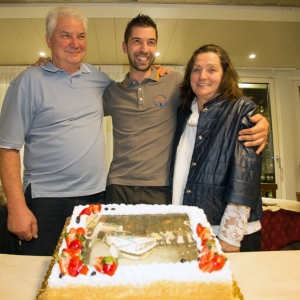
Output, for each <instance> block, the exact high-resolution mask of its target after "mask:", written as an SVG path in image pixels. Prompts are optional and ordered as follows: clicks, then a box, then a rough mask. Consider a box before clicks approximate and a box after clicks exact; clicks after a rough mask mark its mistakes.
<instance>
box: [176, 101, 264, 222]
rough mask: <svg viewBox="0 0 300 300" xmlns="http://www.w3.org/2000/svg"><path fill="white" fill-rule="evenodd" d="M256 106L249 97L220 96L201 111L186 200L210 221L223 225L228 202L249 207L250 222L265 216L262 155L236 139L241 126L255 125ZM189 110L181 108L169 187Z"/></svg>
mask: <svg viewBox="0 0 300 300" xmlns="http://www.w3.org/2000/svg"><path fill="white" fill-rule="evenodd" d="M255 110H256V105H255V103H254V102H253V101H251V100H250V99H248V98H241V99H239V100H237V101H236V102H231V101H230V100H228V99H225V100H222V99H220V98H218V97H217V98H215V99H213V100H211V101H208V102H207V103H205V104H204V106H203V109H202V111H201V112H200V116H199V121H198V126H197V134H196V140H195V147H194V151H193V155H192V159H191V164H190V170H189V174H188V179H187V185H186V187H185V190H184V196H183V204H184V205H189V206H197V207H200V208H202V209H203V210H204V212H205V214H206V216H207V218H208V221H209V222H210V223H211V224H212V225H219V224H220V222H221V219H222V216H223V213H224V210H225V208H226V205H227V203H228V202H231V203H236V204H241V205H245V206H249V207H250V208H251V213H250V217H249V220H248V221H249V222H251V221H256V220H260V219H261V218H262V215H263V212H262V200H261V193H260V175H261V165H262V158H261V156H260V155H258V154H256V153H255V149H253V148H246V147H244V145H243V143H242V142H239V141H238V140H237V137H238V132H239V131H240V130H241V129H244V128H249V127H251V126H253V124H252V123H251V122H250V121H249V117H251V116H252V115H253V114H254V113H255ZM191 113H192V111H191V110H190V109H189V110H188V111H183V109H182V107H181V106H180V107H179V109H178V112H177V127H176V132H175V137H174V144H173V150H172V157H171V170H170V183H171V184H170V186H171V187H172V185H173V172H174V163H175V155H176V150H177V146H178V143H179V141H180V137H181V135H182V133H183V131H184V128H185V125H186V124H187V120H188V118H189V116H190V115H191ZM187 126H188V125H187Z"/></svg>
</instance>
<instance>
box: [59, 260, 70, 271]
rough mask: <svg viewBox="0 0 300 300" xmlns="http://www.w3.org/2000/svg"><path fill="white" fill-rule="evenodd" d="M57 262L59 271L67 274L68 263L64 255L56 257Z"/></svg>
mask: <svg viewBox="0 0 300 300" xmlns="http://www.w3.org/2000/svg"><path fill="white" fill-rule="evenodd" d="M58 264H59V269H60V273H61V274H63V275H66V274H68V265H69V261H68V259H67V258H66V257H64V256H60V257H59V258H58Z"/></svg>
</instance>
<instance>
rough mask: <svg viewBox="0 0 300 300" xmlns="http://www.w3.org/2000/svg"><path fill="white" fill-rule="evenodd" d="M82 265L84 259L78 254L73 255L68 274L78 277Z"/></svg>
mask: <svg viewBox="0 0 300 300" xmlns="http://www.w3.org/2000/svg"><path fill="white" fill-rule="evenodd" d="M82 265H83V263H82V260H81V259H80V257H78V256H73V257H71V259H70V262H69V265H68V274H69V275H70V276H73V277H76V276H77V275H78V274H79V272H80V270H81V268H82Z"/></svg>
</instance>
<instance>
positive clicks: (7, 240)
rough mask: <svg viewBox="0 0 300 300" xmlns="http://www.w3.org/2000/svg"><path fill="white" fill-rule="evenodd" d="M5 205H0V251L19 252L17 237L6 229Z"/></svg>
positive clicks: (7, 252) (6, 252)
mask: <svg viewBox="0 0 300 300" xmlns="http://www.w3.org/2000/svg"><path fill="white" fill-rule="evenodd" d="M7 215H8V213H7V207H6V205H0V253H4V254H20V244H19V239H18V237H17V236H16V235H14V234H13V233H11V232H9V231H8V229H7Z"/></svg>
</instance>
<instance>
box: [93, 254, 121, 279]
mask: <svg viewBox="0 0 300 300" xmlns="http://www.w3.org/2000/svg"><path fill="white" fill-rule="evenodd" d="M94 267H95V269H96V270H97V271H98V272H101V273H103V274H107V275H109V276H113V275H114V274H115V272H116V270H117V268H118V259H117V258H115V257H113V256H105V257H101V256H100V257H97V258H96V259H95V261H94Z"/></svg>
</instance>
